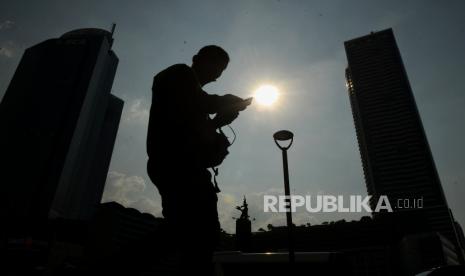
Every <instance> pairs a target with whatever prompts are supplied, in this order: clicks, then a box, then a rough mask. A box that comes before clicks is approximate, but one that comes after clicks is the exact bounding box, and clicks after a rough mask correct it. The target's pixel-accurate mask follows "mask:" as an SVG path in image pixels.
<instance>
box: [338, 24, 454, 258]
mask: <svg viewBox="0 0 465 276" xmlns="http://www.w3.org/2000/svg"><path fill="white" fill-rule="evenodd" d="M344 46H345V50H346V54H347V59H348V68H347V69H346V79H347V87H348V92H349V97H350V103H351V106H352V114H353V118H354V121H355V128H356V134H357V140H358V144H359V149H360V154H361V158H362V165H363V172H364V176H365V182H366V185H367V190H368V194H369V195H372V196H373V200H372V201H371V202H370V204H371V206H372V208H374V207H375V206H376V203H377V198H378V197H379V196H380V195H387V196H388V198H389V200H390V202H391V204H392V205H393V207H394V208H396V205H397V204H398V202H400V203H404V200H405V199H408V200H409V201H408V202H409V203H410V207H412V202H415V199H420V198H421V199H422V200H423V204H422V208H418V207H417V208H410V209H405V208H401V207H404V206H403V205H399V206H400V207H399V206H397V207H398V208H396V209H395V210H394V211H395V212H410V213H411V215H412V216H416V217H418V216H420V217H423V218H424V219H426V221H427V222H428V223H427V224H428V226H429V227H430V228H431V229H429V230H432V231H437V232H439V233H441V234H442V235H443V236H445V237H446V238H447V239H448V240H450V241H451V242H452V243H453V244H455V245H458V239H457V233H456V230H455V227H454V221H453V219H452V214H451V212H450V209H449V207H448V205H447V201H446V198H445V196H444V192H443V189H442V186H441V182H440V179H439V176H438V173H437V170H436V166H435V164H434V161H433V157H432V154H431V150H430V147H429V145H428V141H427V139H426V135H425V131H424V129H423V125H422V122H421V119H420V115H419V113H418V109H417V106H416V103H415V99H414V96H413V93H412V89H411V87H410V84H409V80H408V77H407V73H406V71H405V68H404V65H403V62H402V58H401V55H400V52H399V49H398V47H397V44H396V41H395V38H394V34H393V31H392V29H387V30H383V31H380V32H376V33H371V34H369V35H366V36H363V37H359V38H356V39H352V40H349V41H346V42H345V43H344ZM373 215H374V216H376V215H382V213H379V214H376V213H374V214H373ZM425 230H427V229H425ZM458 252H460V251H458Z"/></svg>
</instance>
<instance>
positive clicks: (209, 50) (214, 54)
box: [194, 45, 229, 63]
mask: <svg viewBox="0 0 465 276" xmlns="http://www.w3.org/2000/svg"><path fill="white" fill-rule="evenodd" d="M195 59H206V60H218V61H223V62H225V63H228V62H229V55H228V53H227V52H226V51H225V50H224V49H223V48H221V47H219V46H216V45H208V46H205V47H203V48H202V49H200V50H199V52H198V53H197V54H196V55H195V56H194V62H195Z"/></svg>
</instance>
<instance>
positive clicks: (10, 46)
mask: <svg viewBox="0 0 465 276" xmlns="http://www.w3.org/2000/svg"><path fill="white" fill-rule="evenodd" d="M15 53H16V45H15V43H14V42H13V41H7V42H5V43H2V45H0V56H3V57H6V58H12V57H14V56H15Z"/></svg>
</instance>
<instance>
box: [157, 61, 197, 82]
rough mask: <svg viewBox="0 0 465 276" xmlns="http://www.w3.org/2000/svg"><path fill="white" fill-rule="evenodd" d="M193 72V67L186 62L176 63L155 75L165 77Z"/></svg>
mask: <svg viewBox="0 0 465 276" xmlns="http://www.w3.org/2000/svg"><path fill="white" fill-rule="evenodd" d="M181 74H192V69H191V68H190V67H189V66H188V65H186V64H182V63H179V64H174V65H171V66H170V67H168V68H166V69H164V70H163V71H161V72H160V73H158V74H156V75H155V78H163V77H168V76H172V75H178V76H179V75H181Z"/></svg>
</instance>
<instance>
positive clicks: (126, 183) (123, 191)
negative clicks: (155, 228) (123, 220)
mask: <svg viewBox="0 0 465 276" xmlns="http://www.w3.org/2000/svg"><path fill="white" fill-rule="evenodd" d="M146 188H147V184H146V182H145V179H144V178H143V177H140V176H136V175H126V174H124V173H120V172H116V171H110V172H109V173H108V177H107V181H106V183H105V191H104V193H103V196H102V202H110V201H115V202H118V203H120V204H121V205H123V206H124V207H127V208H135V209H137V210H139V211H141V212H145V213H150V214H152V215H154V216H157V217H159V216H161V204H160V202H158V201H156V200H154V199H153V198H151V197H148V194H147V193H145V191H146Z"/></svg>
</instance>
